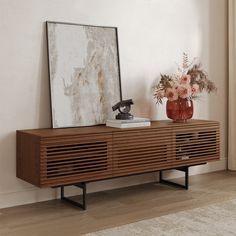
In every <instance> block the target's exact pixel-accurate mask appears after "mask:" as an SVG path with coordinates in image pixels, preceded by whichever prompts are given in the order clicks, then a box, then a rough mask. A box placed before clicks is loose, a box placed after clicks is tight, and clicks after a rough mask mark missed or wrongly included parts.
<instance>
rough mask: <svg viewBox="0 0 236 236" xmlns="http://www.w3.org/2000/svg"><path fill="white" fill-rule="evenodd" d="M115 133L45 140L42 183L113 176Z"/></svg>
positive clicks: (42, 157)
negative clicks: (113, 138)
mask: <svg viewBox="0 0 236 236" xmlns="http://www.w3.org/2000/svg"><path fill="white" fill-rule="evenodd" d="M111 148H112V134H109V135H107V134H106V135H104V134H102V135H94V136H91V137H88V136H78V137H74V136H73V137H66V139H65V140H64V141H63V140H62V139H61V137H60V138H59V139H56V138H50V140H49V139H46V140H45V139H44V140H42V148H41V183H42V184H43V185H45V184H48V183H49V182H50V183H51V182H53V183H54V184H55V185H57V184H58V183H59V182H60V183H61V182H63V179H66V182H70V180H72V179H74V178H75V176H76V178H77V182H80V181H82V179H83V178H84V176H86V177H87V178H88V179H97V176H100V175H103V176H105V175H107V176H111V175H112V154H111Z"/></svg>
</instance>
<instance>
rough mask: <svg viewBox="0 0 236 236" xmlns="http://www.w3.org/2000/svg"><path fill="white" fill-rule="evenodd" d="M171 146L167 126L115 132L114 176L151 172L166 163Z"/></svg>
mask: <svg viewBox="0 0 236 236" xmlns="http://www.w3.org/2000/svg"><path fill="white" fill-rule="evenodd" d="M171 146H172V132H171V130H170V129H168V128H166V129H164V128H163V129H145V130H142V129H140V131H137V130H135V131H124V132H115V133H114V134H113V160H114V164H113V174H114V176H122V175H127V174H135V173H142V172H148V171H150V172H151V171H155V170H158V169H160V168H161V167H162V166H166V165H168V156H170V155H171V149H172V148H171Z"/></svg>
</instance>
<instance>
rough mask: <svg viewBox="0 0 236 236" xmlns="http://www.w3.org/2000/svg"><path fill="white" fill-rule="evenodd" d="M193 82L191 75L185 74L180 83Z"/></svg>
mask: <svg viewBox="0 0 236 236" xmlns="http://www.w3.org/2000/svg"><path fill="white" fill-rule="evenodd" d="M190 82H191V76H190V75H183V76H182V77H181V78H180V84H190Z"/></svg>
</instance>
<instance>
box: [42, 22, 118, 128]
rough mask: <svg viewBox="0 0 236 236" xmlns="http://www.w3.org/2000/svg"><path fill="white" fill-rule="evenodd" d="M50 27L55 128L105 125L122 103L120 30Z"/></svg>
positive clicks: (51, 83) (97, 27) (52, 105)
mask: <svg viewBox="0 0 236 236" xmlns="http://www.w3.org/2000/svg"><path fill="white" fill-rule="evenodd" d="M46 25H47V39H48V57H49V77H50V92H51V111H52V127H53V128H63V127H77V126H91V125H98V124H104V123H105V122H106V120H107V119H110V118H112V117H113V114H112V106H113V105H114V104H115V103H117V102H119V101H120V100H121V84H120V69H119V54H118V43H117V42H118V39H117V28H115V27H101V26H88V25H78V24H71V23H60V22H47V23H46Z"/></svg>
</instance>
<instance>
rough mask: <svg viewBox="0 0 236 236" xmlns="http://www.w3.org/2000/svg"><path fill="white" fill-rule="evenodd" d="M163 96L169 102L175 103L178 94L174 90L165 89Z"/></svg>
mask: <svg viewBox="0 0 236 236" xmlns="http://www.w3.org/2000/svg"><path fill="white" fill-rule="evenodd" d="M165 96H166V97H167V99H168V100H169V101H175V100H177V99H178V93H177V90H176V89H175V88H167V89H166V92H165Z"/></svg>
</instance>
